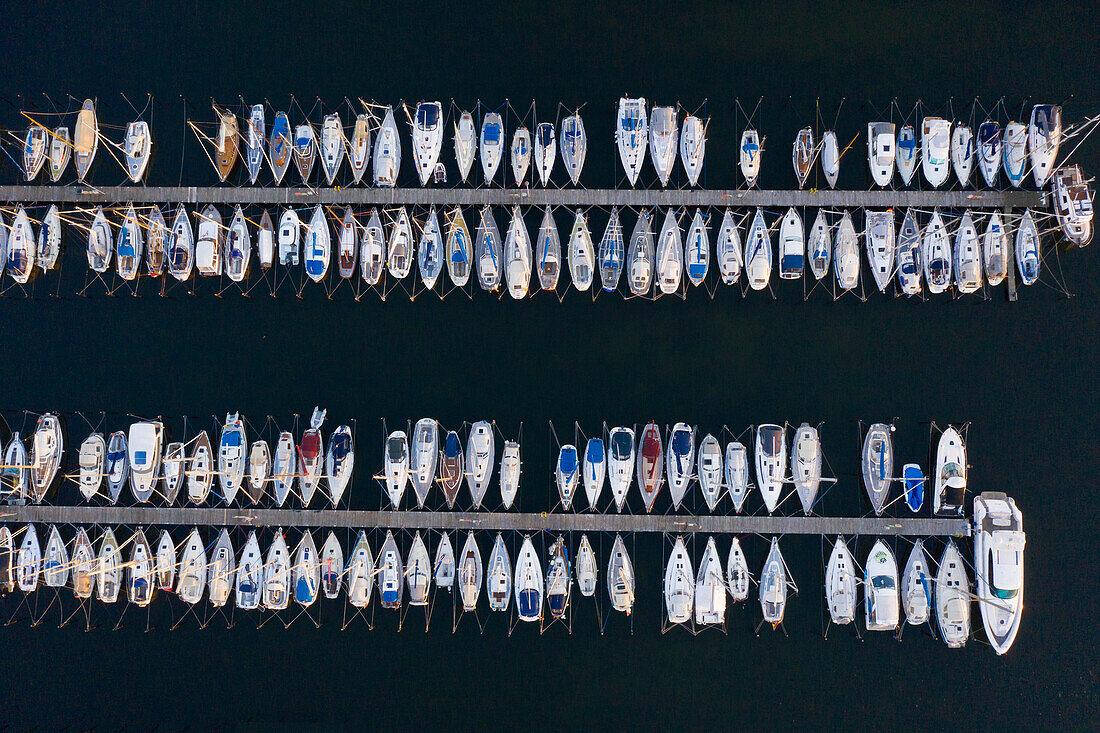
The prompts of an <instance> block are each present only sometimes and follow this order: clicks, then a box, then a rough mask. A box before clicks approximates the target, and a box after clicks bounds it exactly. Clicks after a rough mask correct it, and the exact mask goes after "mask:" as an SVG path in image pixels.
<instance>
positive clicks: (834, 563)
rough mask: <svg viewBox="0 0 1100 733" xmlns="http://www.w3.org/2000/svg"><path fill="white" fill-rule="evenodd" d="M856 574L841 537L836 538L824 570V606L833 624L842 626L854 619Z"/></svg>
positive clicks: (852, 561) (854, 564)
mask: <svg viewBox="0 0 1100 733" xmlns="http://www.w3.org/2000/svg"><path fill="white" fill-rule="evenodd" d="M858 572H859V571H858V569H857V568H856V563H855V560H854V559H853V558H852V553H851V552H849V551H848V545H847V543H845V542H844V538H843V537H837V538H836V542H835V543H834V544H833V551H832V552H831V553H830V554H829V564H828V565H827V566H826V568H825V605H826V606H828V608H829V618H830V619H832V622H833V623H834V624H838V625H841V626H844V625H847V624H850V623H852V621H854V620H855V618H856V577H857V573H858Z"/></svg>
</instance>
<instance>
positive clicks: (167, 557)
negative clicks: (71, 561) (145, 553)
mask: <svg viewBox="0 0 1100 733" xmlns="http://www.w3.org/2000/svg"><path fill="white" fill-rule="evenodd" d="M81 533H83V541H84V542H87V539H88V535H87V533H84V531H83V529H82V530H81V531H80V533H78V535H77V540H78V542H77V546H78V547H79V546H80V534H81ZM177 565H178V562H177V559H176V543H175V542H173V541H172V535H171V534H169V532H168V530H166V529H165V530H161V533H160V539H159V540H158V541H157V554H156V557H155V559H154V565H153V567H154V570H155V573H156V580H157V589H158V590H162V591H164V592H166V593H171V592H172V590H173V589H174V588H175V587H176V568H177Z"/></svg>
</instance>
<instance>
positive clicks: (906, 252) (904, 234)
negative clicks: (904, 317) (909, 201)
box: [897, 209, 922, 297]
mask: <svg viewBox="0 0 1100 733" xmlns="http://www.w3.org/2000/svg"><path fill="white" fill-rule="evenodd" d="M921 260H922V258H921V231H920V226H918V225H917V217H916V215H915V214H914V213H913V210H912V209H906V210H905V218H904V219H902V221H901V229H900V230H898V238H897V261H898V266H897V274H898V287H900V288H901V292H903V293H905V295H907V296H909V297H912V296H914V295H917V294H918V293H920V290H921Z"/></svg>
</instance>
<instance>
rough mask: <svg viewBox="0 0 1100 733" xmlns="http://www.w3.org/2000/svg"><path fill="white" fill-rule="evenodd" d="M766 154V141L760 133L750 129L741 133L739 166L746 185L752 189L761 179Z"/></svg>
mask: <svg viewBox="0 0 1100 733" xmlns="http://www.w3.org/2000/svg"><path fill="white" fill-rule="evenodd" d="M763 152H764V141H763V140H762V139H761V138H760V133H758V132H757V131H756V130H755V129H753V128H751V127H749V128H747V129H746V130H745V131H744V132H742V133H741V145H740V147H739V148H738V165H739V166H740V168H741V175H742V176H744V177H745V184H746V185H747V186H748V187H749V188H752V187H753V186H755V185H756V181H757V179H758V178H759V177H760V164H761V162H762V153H763Z"/></svg>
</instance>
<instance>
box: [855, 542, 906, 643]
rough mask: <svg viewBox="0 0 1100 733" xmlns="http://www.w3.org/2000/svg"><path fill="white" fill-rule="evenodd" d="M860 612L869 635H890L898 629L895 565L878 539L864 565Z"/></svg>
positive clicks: (896, 571)
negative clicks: (887, 632)
mask: <svg viewBox="0 0 1100 733" xmlns="http://www.w3.org/2000/svg"><path fill="white" fill-rule="evenodd" d="M863 611H864V616H865V622H866V626H867V630H868V631H893V630H894V629H896V628H897V626H898V620H899V618H898V564H897V561H896V560H895V559H894V553H893V552H891V551H890V548H889V547H887V546H886V543H885V542H883V541H882V540H881V539H879V540H876V541H875V545H874V547H872V548H871V552H870V554H868V555H867V563H866V564H865V565H864V569H863Z"/></svg>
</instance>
